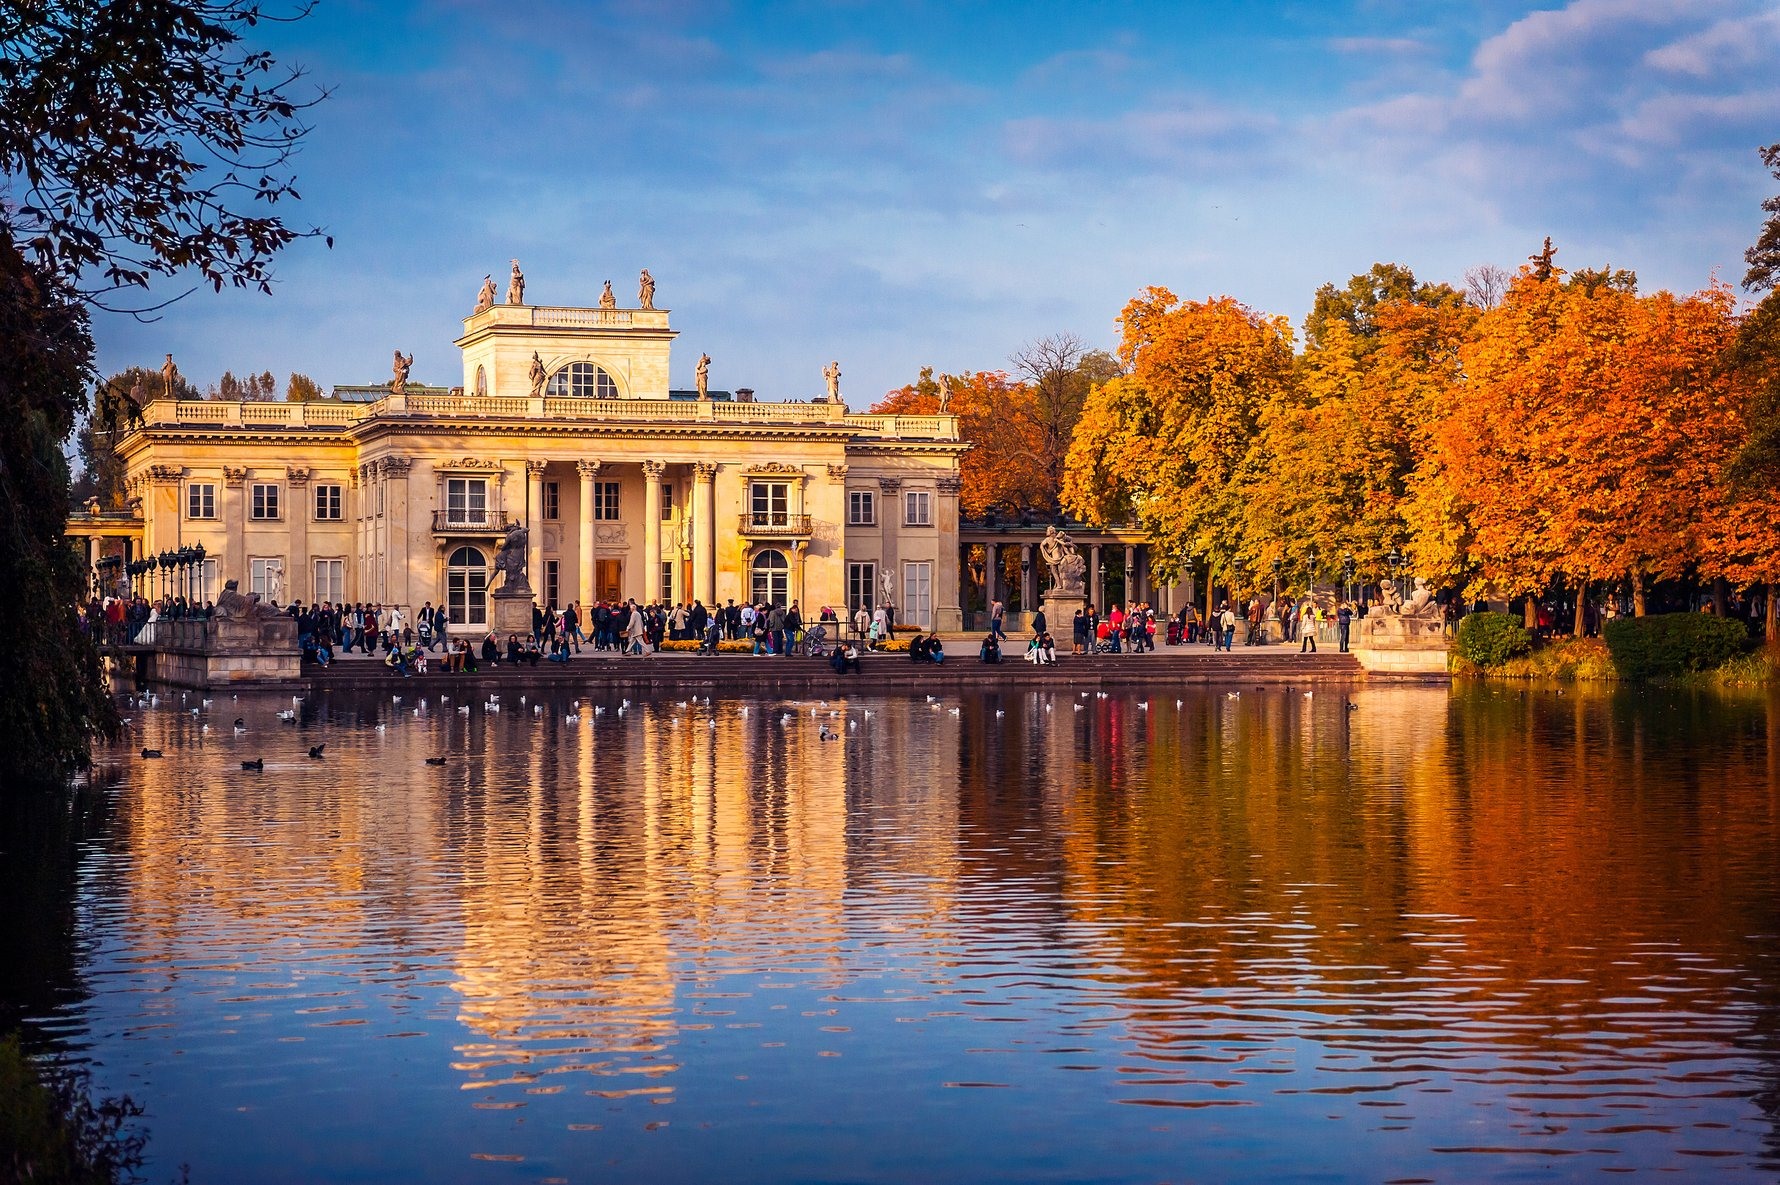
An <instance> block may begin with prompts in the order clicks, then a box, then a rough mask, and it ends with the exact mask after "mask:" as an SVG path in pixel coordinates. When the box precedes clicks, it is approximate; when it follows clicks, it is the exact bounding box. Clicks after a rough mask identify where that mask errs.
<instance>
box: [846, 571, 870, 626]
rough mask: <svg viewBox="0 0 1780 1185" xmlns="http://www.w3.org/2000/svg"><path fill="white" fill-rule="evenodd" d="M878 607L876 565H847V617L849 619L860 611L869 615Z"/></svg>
mask: <svg viewBox="0 0 1780 1185" xmlns="http://www.w3.org/2000/svg"><path fill="white" fill-rule="evenodd" d="M877 607H878V566H877V565H876V564H848V565H847V615H848V616H849V617H850V616H852V615H853V614H855V613H857V612H859V611H860V610H861V609H863V610H865V611H866V612H867V613H870V612H871V611H872V610H874V609H876V608H877Z"/></svg>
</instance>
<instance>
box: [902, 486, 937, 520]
mask: <svg viewBox="0 0 1780 1185" xmlns="http://www.w3.org/2000/svg"><path fill="white" fill-rule="evenodd" d="M902 498H903V506H904V508H905V510H906V513H905V514H904V516H903V520H902V521H903V522H904V523H905V524H906V525H908V526H911V527H931V526H932V525H933V494H932V493H931V492H930V491H928V490H909V491H907V492H905V493H904V494H903V496H902Z"/></svg>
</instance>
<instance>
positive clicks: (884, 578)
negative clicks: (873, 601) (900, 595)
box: [878, 568, 896, 605]
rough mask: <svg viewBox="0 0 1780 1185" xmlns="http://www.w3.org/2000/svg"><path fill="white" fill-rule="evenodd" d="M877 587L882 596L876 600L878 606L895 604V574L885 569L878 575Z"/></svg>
mask: <svg viewBox="0 0 1780 1185" xmlns="http://www.w3.org/2000/svg"><path fill="white" fill-rule="evenodd" d="M878 587H879V589H881V590H882V595H881V596H879V598H878V603H879V604H883V605H894V604H896V573H894V572H892V571H891V570H890V569H888V568H885V569H884V570H883V571H882V572H881V573H879V574H878Z"/></svg>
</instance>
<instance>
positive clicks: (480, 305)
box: [470, 276, 494, 316]
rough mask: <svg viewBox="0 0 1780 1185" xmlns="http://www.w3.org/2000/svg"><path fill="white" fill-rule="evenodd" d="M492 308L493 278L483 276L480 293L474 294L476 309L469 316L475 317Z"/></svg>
mask: <svg viewBox="0 0 1780 1185" xmlns="http://www.w3.org/2000/svg"><path fill="white" fill-rule="evenodd" d="M493 307H494V277H493V276H483V277H482V288H481V291H479V292H477V293H476V308H475V310H474V311H473V312H472V313H471V314H470V315H471V316H475V315H476V313H486V312H487V311H488V310H489V309H492V308H493Z"/></svg>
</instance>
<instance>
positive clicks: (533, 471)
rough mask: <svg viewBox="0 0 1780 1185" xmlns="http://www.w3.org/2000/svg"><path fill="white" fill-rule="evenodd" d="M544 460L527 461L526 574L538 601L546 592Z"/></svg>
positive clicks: (541, 599) (540, 602)
mask: <svg viewBox="0 0 1780 1185" xmlns="http://www.w3.org/2000/svg"><path fill="white" fill-rule="evenodd" d="M546 463H547V462H544V461H527V462H526V463H525V532H526V535H525V574H526V578H527V579H528V580H530V581H531V582H532V587H533V588H535V589H537V590H538V594H539V600H538V603H539V604H540V605H541V604H543V603H544V602H543V592H544V466H545V465H546Z"/></svg>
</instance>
